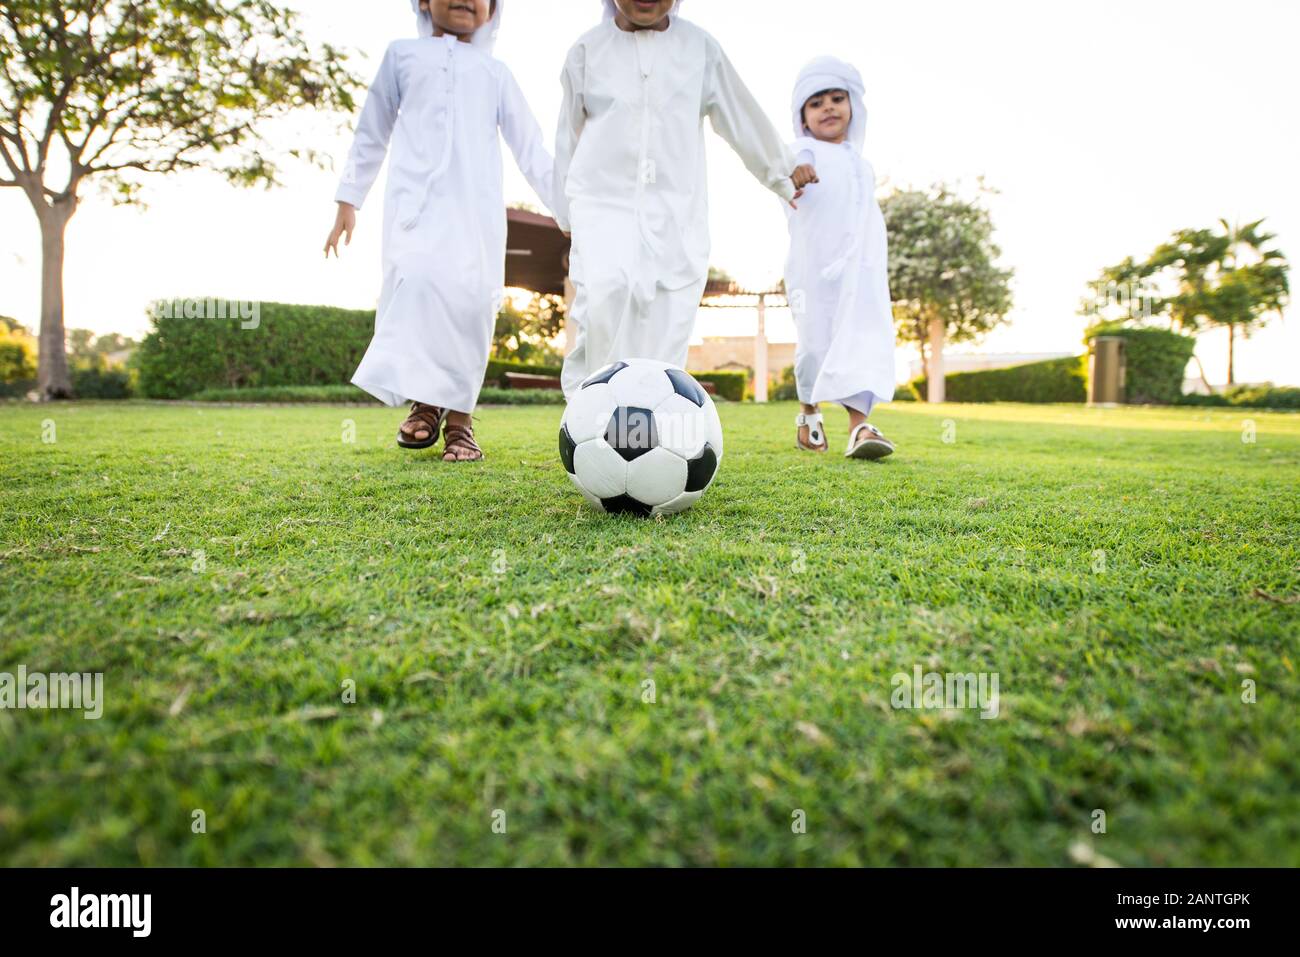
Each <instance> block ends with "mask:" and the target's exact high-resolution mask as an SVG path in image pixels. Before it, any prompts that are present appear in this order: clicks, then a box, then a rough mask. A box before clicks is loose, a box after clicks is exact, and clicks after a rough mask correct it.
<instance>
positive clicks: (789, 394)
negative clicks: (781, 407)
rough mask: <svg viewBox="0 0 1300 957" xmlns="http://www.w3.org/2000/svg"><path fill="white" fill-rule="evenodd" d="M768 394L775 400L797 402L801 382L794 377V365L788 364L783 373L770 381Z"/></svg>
mask: <svg viewBox="0 0 1300 957" xmlns="http://www.w3.org/2000/svg"><path fill="white" fill-rule="evenodd" d="M767 395H768V398H770V399H771V400H772V401H773V402H797V401H798V399H799V383H798V382H797V381H796V380H795V377H794V366H786V367H785V368H784V369H782V370H781V375H780V377H779V378H777V379H773V380H771V381H770V382H769V383H768V386H767Z"/></svg>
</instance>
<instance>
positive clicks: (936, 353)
mask: <svg viewBox="0 0 1300 957" xmlns="http://www.w3.org/2000/svg"><path fill="white" fill-rule="evenodd" d="M929 332H930V368H929V369H927V370H926V385H927V388H926V397H925V399H926V401H927V402H942V401H943V400H944V372H943V338H944V333H945V332H946V329H945V328H944V324H943V320H942V319H931V320H930V329H929Z"/></svg>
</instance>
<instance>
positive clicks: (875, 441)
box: [844, 422, 894, 459]
mask: <svg viewBox="0 0 1300 957" xmlns="http://www.w3.org/2000/svg"><path fill="white" fill-rule="evenodd" d="M863 432H865V433H866V435H865V436H862V433H863ZM859 436H862V437H861V438H859ZM893 454H894V443H893V442H891V441H889V439H887V438H885V437H884V435H882V434H881V432H880V430H879V429H878V428H876V427H875V426H874V425H871V424H870V423H867V422H863V423H862V424H861V425H859V426H858V427H857V428H856V429H854V430H853V431H852V432H850V433H849V447H848V448H847V449H845V451H844V457H845V458H846V459H883V458H884V457H885V456H886V455H893Z"/></svg>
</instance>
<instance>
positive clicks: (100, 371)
mask: <svg viewBox="0 0 1300 957" xmlns="http://www.w3.org/2000/svg"><path fill="white" fill-rule="evenodd" d="M71 373H72V394H73V395H75V396H76V397H77V398H78V399H129V398H131V393H132V391H133V390H132V382H131V373H130V372H128V371H127V370H126V369H121V368H112V367H110V366H108V365H107V364H106V363H105V362H104V360H103V358H102V357H101V358H99V359H98V360H97V361H92V362H81V363H77V364H76V365H74V366H73V367H72V370H71Z"/></svg>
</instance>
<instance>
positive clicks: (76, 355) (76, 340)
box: [67, 329, 139, 364]
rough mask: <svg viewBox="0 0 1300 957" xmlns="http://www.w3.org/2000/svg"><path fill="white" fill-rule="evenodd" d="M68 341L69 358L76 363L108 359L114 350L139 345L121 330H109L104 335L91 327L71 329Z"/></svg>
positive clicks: (118, 350)
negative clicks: (99, 334)
mask: <svg viewBox="0 0 1300 957" xmlns="http://www.w3.org/2000/svg"><path fill="white" fill-rule="evenodd" d="M67 341H68V346H67V354H68V358H70V359H71V360H72V361H73V363H74V364H75V363H77V362H90V361H93V360H97V359H107V357H108V356H109V355H110V354H112V353H114V352H121V351H122V350H124V349H133V348H135V347H136V346H137V345H139V343H138V342H136V341H135V340H134V339H130V338H128V337H126V336H124V335H122V334H121V333H119V332H108V333H105V334H104V335H102V336H96V335H95V334H94V333H93V332H91V331H90V330H89V329H69V330H68V340H67Z"/></svg>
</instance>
